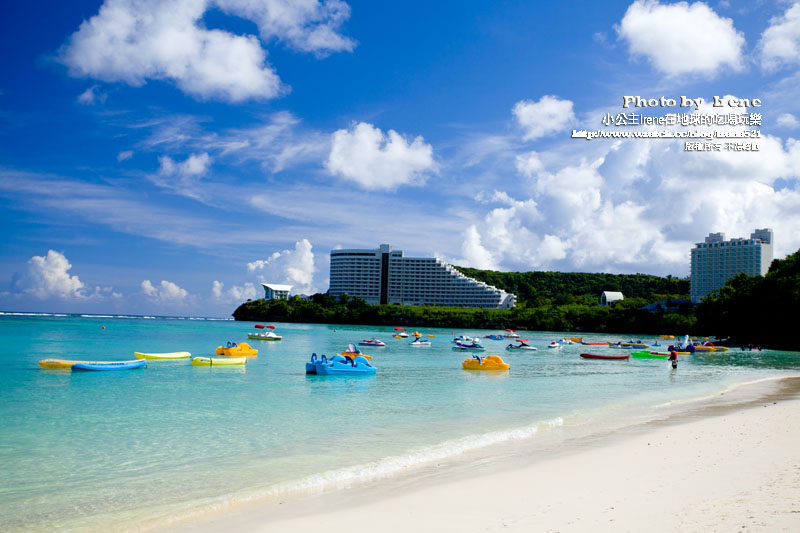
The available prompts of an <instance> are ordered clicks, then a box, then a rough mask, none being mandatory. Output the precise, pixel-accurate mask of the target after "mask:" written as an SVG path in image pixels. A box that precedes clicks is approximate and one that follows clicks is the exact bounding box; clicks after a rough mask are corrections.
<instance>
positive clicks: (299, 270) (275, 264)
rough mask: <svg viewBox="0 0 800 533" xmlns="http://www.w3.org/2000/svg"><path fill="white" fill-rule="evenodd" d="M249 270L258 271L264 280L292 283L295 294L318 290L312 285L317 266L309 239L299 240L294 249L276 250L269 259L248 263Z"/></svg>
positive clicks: (267, 281)
mask: <svg viewBox="0 0 800 533" xmlns="http://www.w3.org/2000/svg"><path fill="white" fill-rule="evenodd" d="M247 270H248V272H251V273H258V274H259V279H260V280H261V281H262V282H265V283H281V284H287V285H292V286H293V288H292V293H294V294H298V293H306V294H308V293H312V292H317V290H316V289H315V288H314V287H313V286H312V284H313V278H314V272H315V271H316V267H315V266H314V253H313V252H312V251H311V243H310V242H309V241H308V239H303V240H301V241H297V242H296V243H295V245H294V250H283V251H281V252H275V253H273V254H272V255H271V256H270V257H269V258H267V259H264V260H258V261H253V262H252V263H248V264H247Z"/></svg>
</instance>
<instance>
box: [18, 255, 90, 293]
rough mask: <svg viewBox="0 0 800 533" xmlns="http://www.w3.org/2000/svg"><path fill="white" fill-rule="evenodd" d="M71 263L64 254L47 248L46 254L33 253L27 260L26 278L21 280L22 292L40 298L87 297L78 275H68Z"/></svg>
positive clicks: (84, 286)
mask: <svg viewBox="0 0 800 533" xmlns="http://www.w3.org/2000/svg"><path fill="white" fill-rule="evenodd" d="M71 268H72V265H71V264H70V262H69V261H68V260H67V258H66V256H65V255H64V254H62V253H59V252H56V251H55V250H48V252H47V256H44V257H43V256H39V255H35V256H33V257H31V258H30V259H29V260H28V279H27V280H26V282H23V285H24V287H23V292H26V293H29V294H32V295H34V296H35V297H36V298H39V299H41V300H44V299H47V298H53V297H56V298H60V299H62V300H73V299H75V300H83V299H86V298H87V295H86V285H84V283H83V282H82V281H81V280H80V279H79V278H78V276H70V275H69V271H70V269H71Z"/></svg>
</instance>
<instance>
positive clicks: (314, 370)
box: [306, 353, 377, 376]
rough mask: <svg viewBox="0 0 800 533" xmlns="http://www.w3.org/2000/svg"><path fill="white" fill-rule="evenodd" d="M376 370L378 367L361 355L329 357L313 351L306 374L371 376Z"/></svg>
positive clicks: (307, 364)
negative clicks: (318, 354) (318, 355)
mask: <svg viewBox="0 0 800 533" xmlns="http://www.w3.org/2000/svg"><path fill="white" fill-rule="evenodd" d="M376 371H377V368H375V367H374V366H372V365H371V364H370V363H369V361H367V359H366V358H365V357H362V356H360V355H359V356H357V357H355V358H351V357H343V356H341V355H334V356H333V357H331V358H330V359H328V358H327V357H326V356H325V354H322V355H321V356H320V357H319V358H317V354H316V353H312V354H311V360H310V361H309V362H307V363H306V374H317V375H320V376H348V375H349V376H369V375H374V374H375V372H376Z"/></svg>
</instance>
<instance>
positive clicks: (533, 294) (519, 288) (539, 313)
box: [233, 268, 694, 333]
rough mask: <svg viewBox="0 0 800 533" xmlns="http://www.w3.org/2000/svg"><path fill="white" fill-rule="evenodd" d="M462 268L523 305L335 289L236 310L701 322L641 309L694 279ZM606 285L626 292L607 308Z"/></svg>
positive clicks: (678, 325)
mask: <svg viewBox="0 0 800 533" xmlns="http://www.w3.org/2000/svg"><path fill="white" fill-rule="evenodd" d="M460 270H462V271H463V272H464V273H465V274H466V275H468V276H470V277H474V278H475V279H479V280H481V281H485V282H487V283H489V284H491V285H494V286H496V287H498V288H501V289H503V290H505V291H508V292H512V293H514V294H516V295H517V306H516V307H515V308H514V309H471V308H463V307H428V306H401V305H369V304H367V303H366V302H364V300H362V299H360V298H348V297H346V296H345V297H343V298H340V299H334V298H332V297H330V296H328V295H327V294H315V295H313V296H312V297H311V299H310V300H302V299H300V298H290V299H289V300H269V301H266V300H263V299H262V300H253V301H250V302H246V303H244V304H242V305H241V306H239V308H238V309H236V311H234V313H233V316H234V318H235V319H236V320H253V321H259V320H263V321H276V322H315V323H331V324H365V325H383V326H404V327H405V326H409V327H444V328H483V329H500V330H503V329H506V328H511V329H528V330H539V331H587V332H589V331H597V332H603V331H609V332H614V331H617V332H627V333H652V332H654V331H678V332H681V331H687V330H688V329H689V328H691V327H692V326H693V324H694V318H693V317H691V316H687V315H681V314H674V313H666V314H653V313H650V312H647V311H643V310H641V309H639V308H640V307H642V306H644V305H647V304H649V303H652V302H657V301H659V300H663V299H666V298H669V297H672V298H686V297H687V295H688V292H689V281H688V280H687V279H680V278H671V277H668V278H661V277H658V276H648V275H644V274H635V275H619V274H617V275H615V274H585V273H560V272H525V273H516V272H493V271H485V270H475V269H466V268H462V269H460ZM604 290H609V291H621V292H623V293H624V294H625V297H626V298H625V300H624V301H621V302H618V303H616V304H615V305H613V306H612V307H600V306H599V305H598V302H599V299H600V294H601V293H602V291H604ZM626 291H627V292H626Z"/></svg>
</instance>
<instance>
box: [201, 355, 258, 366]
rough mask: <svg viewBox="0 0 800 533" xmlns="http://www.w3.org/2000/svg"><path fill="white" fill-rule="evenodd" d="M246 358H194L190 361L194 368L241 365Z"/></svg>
mask: <svg viewBox="0 0 800 533" xmlns="http://www.w3.org/2000/svg"><path fill="white" fill-rule="evenodd" d="M246 362H247V357H195V358H194V359H192V364H193V365H194V366H231V365H243V364H245V363H246Z"/></svg>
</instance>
